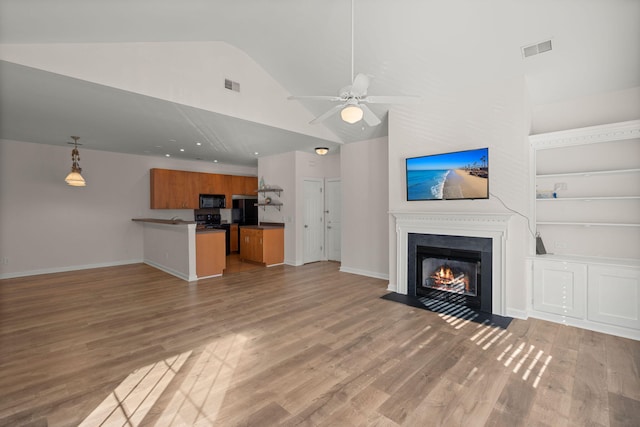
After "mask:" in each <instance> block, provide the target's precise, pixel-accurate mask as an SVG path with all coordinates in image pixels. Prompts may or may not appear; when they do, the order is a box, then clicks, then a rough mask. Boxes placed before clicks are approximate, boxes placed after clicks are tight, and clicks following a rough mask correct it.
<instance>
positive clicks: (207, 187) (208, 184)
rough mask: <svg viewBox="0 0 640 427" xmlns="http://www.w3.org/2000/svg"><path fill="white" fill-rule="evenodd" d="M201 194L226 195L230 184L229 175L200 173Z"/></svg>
mask: <svg viewBox="0 0 640 427" xmlns="http://www.w3.org/2000/svg"><path fill="white" fill-rule="evenodd" d="M198 175H200V193H201V194H226V193H227V190H228V188H229V184H230V182H231V176H230V175H221V174H217V173H200V174H198Z"/></svg>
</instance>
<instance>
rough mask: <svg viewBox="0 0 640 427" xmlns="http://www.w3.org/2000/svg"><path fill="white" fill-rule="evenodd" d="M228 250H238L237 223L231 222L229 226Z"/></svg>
mask: <svg viewBox="0 0 640 427" xmlns="http://www.w3.org/2000/svg"><path fill="white" fill-rule="evenodd" d="M229 234H230V236H229V251H230V252H238V241H239V239H240V236H239V231H238V224H231V225H230V227H229Z"/></svg>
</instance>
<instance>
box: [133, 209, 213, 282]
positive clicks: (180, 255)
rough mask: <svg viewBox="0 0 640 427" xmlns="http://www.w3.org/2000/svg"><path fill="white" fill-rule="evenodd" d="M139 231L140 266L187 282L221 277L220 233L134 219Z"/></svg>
mask: <svg viewBox="0 0 640 427" xmlns="http://www.w3.org/2000/svg"><path fill="white" fill-rule="evenodd" d="M132 220H133V221H136V222H140V223H141V224H142V225H143V227H144V231H143V257H144V263H145V264H149V265H151V266H153V267H155V268H158V269H160V270H162V271H165V272H167V273H169V274H172V275H174V276H176V277H179V278H181V279H183V280H186V281H188V282H192V281H196V280H198V279H204V278H207V277H215V276H220V275H222V273H223V271H224V269H225V267H226V257H225V255H226V248H225V244H226V243H225V233H224V230H217V229H203V230H196V223H195V221H182V220H179V219H156V218H134V219H132Z"/></svg>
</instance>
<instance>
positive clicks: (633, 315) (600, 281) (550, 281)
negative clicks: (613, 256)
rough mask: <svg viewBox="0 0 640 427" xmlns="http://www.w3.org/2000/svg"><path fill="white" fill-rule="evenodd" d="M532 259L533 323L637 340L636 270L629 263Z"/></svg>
mask: <svg viewBox="0 0 640 427" xmlns="http://www.w3.org/2000/svg"><path fill="white" fill-rule="evenodd" d="M552 257H554V256H538V257H536V259H535V260H534V261H533V310H534V312H533V313H532V314H533V315H534V317H541V318H544V319H547V320H551V321H557V322H561V323H568V324H571V325H573V326H578V327H584V328H586V329H591V330H595V331H599V332H605V333H612V334H615V335H619V336H624V337H627V338H632V339H640V265H638V263H637V262H636V261H635V260H628V261H627V262H625V261H624V260H610V262H609V263H604V262H603V260H602V259H595V258H587V257H564V258H565V259H564V260H563V259H562V258H563V257H560V256H555V257H556V259H552Z"/></svg>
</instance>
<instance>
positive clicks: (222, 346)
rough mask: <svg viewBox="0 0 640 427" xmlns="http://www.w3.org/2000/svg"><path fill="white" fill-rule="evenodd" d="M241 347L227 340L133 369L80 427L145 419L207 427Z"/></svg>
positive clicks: (239, 340)
mask: <svg viewBox="0 0 640 427" xmlns="http://www.w3.org/2000/svg"><path fill="white" fill-rule="evenodd" d="M246 342H247V338H246V337H244V336H242V335H229V336H225V337H222V338H220V339H219V340H216V341H214V342H212V343H210V344H208V345H207V346H206V347H204V348H203V349H202V350H201V351H195V350H194V351H187V352H184V353H182V354H179V355H177V356H173V357H170V358H168V359H165V360H161V361H159V362H156V363H153V364H151V365H147V366H145V367H143V368H140V369H137V370H136V371H134V372H132V373H131V374H129V376H127V378H125V379H124V380H123V381H122V382H121V383H120V384H119V385H118V387H116V388H115V389H114V390H113V392H111V393H110V394H109V395H108V396H107V397H106V398H105V399H104V400H103V401H102V403H101V404H100V405H98V407H97V408H96V409H95V410H94V411H93V412H92V413H91V414H90V415H89V416H88V417H87V418H85V420H84V421H83V422H82V423H81V424H80V426H86V427H89V426H92V427H93V426H123V427H124V426H131V427H135V426H139V425H141V423H143V421H144V420H145V418H146V417H148V416H152V417H153V418H154V419H157V421H156V422H155V423H154V425H156V426H185V425H189V426H191V425H199V426H208V425H213V423H214V422H215V420H216V418H217V416H218V412H219V410H220V407H221V405H222V401H223V399H224V397H225V394H226V391H227V389H228V387H229V384H230V383H231V379H232V377H233V373H234V371H235V368H236V366H237V364H238V361H239V360H240V356H241V355H242V351H243V349H244V345H245V343H246ZM194 358H195V360H193V359H194ZM187 362H188V363H187ZM183 368H185V369H188V371H185V370H184V369H183ZM161 402H169V403H168V404H166V406H164V407H161V406H160V405H159V403H161ZM162 405H164V403H162ZM158 414H159V415H158ZM147 421H148V420H147Z"/></svg>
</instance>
